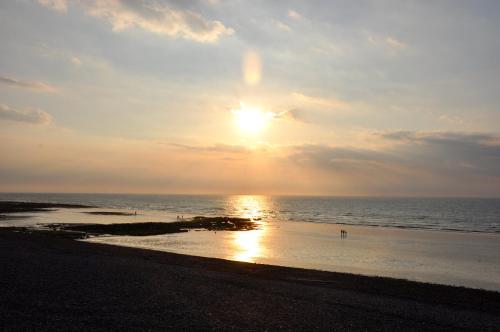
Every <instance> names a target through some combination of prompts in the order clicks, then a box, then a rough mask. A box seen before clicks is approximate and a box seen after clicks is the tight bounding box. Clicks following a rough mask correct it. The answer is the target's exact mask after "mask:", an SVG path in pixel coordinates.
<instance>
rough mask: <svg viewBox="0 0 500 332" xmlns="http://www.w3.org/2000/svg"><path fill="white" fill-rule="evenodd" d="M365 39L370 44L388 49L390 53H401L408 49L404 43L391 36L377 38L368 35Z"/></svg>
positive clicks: (376, 36)
mask: <svg viewBox="0 0 500 332" xmlns="http://www.w3.org/2000/svg"><path fill="white" fill-rule="evenodd" d="M367 38H368V42H369V43H370V44H372V45H378V46H384V47H388V48H389V49H390V50H392V51H402V50H404V49H406V48H407V47H408V45H407V44H406V43H404V42H402V41H401V40H399V39H397V38H395V37H393V36H378V35H373V34H368V37H367Z"/></svg>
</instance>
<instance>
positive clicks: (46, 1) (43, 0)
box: [37, 0, 68, 13]
mask: <svg viewBox="0 0 500 332" xmlns="http://www.w3.org/2000/svg"><path fill="white" fill-rule="evenodd" d="M37 2H38V3H39V4H41V5H43V6H45V7H47V8H50V9H52V10H55V11H57V12H60V13H65V12H67V10H68V4H67V2H66V0H37Z"/></svg>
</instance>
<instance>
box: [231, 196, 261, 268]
mask: <svg viewBox="0 0 500 332" xmlns="http://www.w3.org/2000/svg"><path fill="white" fill-rule="evenodd" d="M232 203H233V208H234V212H235V214H236V215H238V216H239V217H242V218H250V219H253V220H254V221H255V222H258V223H260V224H261V227H259V229H256V230H251V231H238V232H234V237H233V240H232V247H233V255H232V257H231V259H233V260H238V261H243V262H255V261H256V260H257V259H258V258H259V257H263V256H264V251H265V248H264V247H263V245H262V240H263V236H264V235H265V233H266V229H265V227H263V226H264V224H263V222H262V218H263V217H264V211H265V210H266V208H267V205H268V204H267V201H266V197H265V196H253V195H245V196H237V197H236V198H235V200H234V201H233V202H232Z"/></svg>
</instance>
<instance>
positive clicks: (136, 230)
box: [21, 217, 258, 239]
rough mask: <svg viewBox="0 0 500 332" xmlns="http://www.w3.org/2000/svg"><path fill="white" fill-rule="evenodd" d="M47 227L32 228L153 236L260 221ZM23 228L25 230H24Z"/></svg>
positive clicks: (78, 234)
mask: <svg viewBox="0 0 500 332" xmlns="http://www.w3.org/2000/svg"><path fill="white" fill-rule="evenodd" d="M41 226H43V228H31V229H29V231H31V232H37V233H40V232H41V233H46V234H50V235H57V236H61V237H66V238H73V239H84V238H87V237H89V236H100V235H128V236H149V235H161V234H173V233H182V232H188V231H189V230H192V229H194V230H208V231H248V230H253V229H257V228H258V224H257V223H255V222H254V221H252V220H250V219H246V218H230V217H195V218H193V219H192V220H185V221H177V222H141V223H120V224H45V225H41ZM21 231H22V230H21Z"/></svg>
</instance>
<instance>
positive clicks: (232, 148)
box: [169, 143, 250, 154]
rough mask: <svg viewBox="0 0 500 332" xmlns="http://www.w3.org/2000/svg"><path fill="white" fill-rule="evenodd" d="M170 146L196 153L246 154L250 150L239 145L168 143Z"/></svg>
mask: <svg viewBox="0 0 500 332" xmlns="http://www.w3.org/2000/svg"><path fill="white" fill-rule="evenodd" d="M169 145H170V146H173V147H175V148H179V149H183V150H189V151H197V152H220V153H235V154H239V153H247V152H249V151H250V150H249V149H248V148H246V147H244V146H241V145H230V144H220V143H219V144H215V145H209V146H200V145H186V144H179V143H169Z"/></svg>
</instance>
